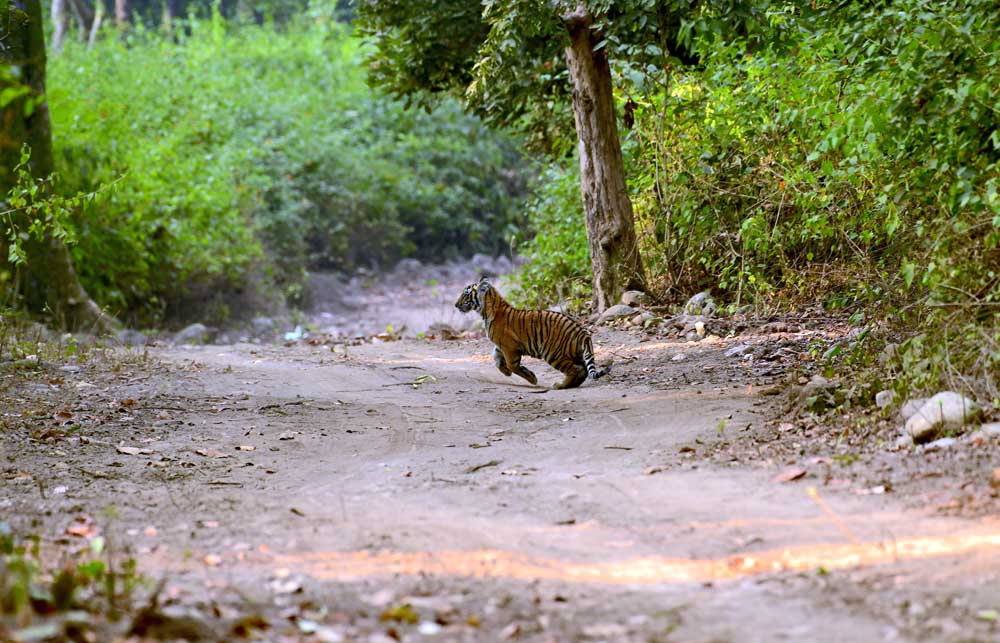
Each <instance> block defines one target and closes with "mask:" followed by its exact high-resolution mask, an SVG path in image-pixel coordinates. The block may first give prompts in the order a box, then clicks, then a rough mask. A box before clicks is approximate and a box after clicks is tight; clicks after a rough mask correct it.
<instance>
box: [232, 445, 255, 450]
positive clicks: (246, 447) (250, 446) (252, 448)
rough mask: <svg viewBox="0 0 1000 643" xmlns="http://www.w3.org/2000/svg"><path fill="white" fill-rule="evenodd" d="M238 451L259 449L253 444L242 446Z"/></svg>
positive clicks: (237, 448)
mask: <svg viewBox="0 0 1000 643" xmlns="http://www.w3.org/2000/svg"><path fill="white" fill-rule="evenodd" d="M236 450H237V451H256V450H257V447H255V446H254V445H252V444H241V445H239V446H238V447H236Z"/></svg>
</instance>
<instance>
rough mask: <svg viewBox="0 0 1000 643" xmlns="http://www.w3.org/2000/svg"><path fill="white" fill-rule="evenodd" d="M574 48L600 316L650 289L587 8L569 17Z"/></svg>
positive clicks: (602, 53) (604, 61) (607, 75)
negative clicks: (628, 294) (631, 293)
mask: <svg viewBox="0 0 1000 643" xmlns="http://www.w3.org/2000/svg"><path fill="white" fill-rule="evenodd" d="M564 22H565V24H566V29H567V30H568V32H569V36H570V44H569V46H568V47H567V48H566V62H567V63H568V65H569V75H570V79H571V81H572V83H573V115H574V118H575V121H576V133H577V138H578V139H579V152H580V191H581V192H582V195H583V208H584V213H585V215H586V220H587V239H588V241H589V243H590V263H591V267H592V268H593V272H594V274H593V285H594V302H593V303H594V306H595V307H596V308H597V310H598V312H600V311H603V310H604V309H606V308H608V307H609V306H613V305H614V304H616V303H617V302H618V298H619V297H620V296H621V294H622V292H624V291H626V290H631V289H636V290H645V288H646V275H645V270H644V269H643V265H642V258H641V257H640V256H639V247H638V243H637V241H636V234H635V218H634V215H633V213H632V201H631V200H630V199H629V196H628V188H627V187H626V184H625V165H624V163H623V161H622V151H621V143H620V141H619V139H618V126H617V123H616V122H615V110H614V97H613V96H612V88H611V67H610V65H609V64H608V57H607V53H606V50H605V49H600V50H595V49H594V46H595V45H596V44H597V42H598V41H599V38H598V34H595V33H594V31H593V29H592V25H593V17H592V16H591V15H590V13H589V11H587V10H586V8H584V7H581V8H578V9H577V11H576V12H575V13H573V14H571V15H569V16H565V17H564Z"/></svg>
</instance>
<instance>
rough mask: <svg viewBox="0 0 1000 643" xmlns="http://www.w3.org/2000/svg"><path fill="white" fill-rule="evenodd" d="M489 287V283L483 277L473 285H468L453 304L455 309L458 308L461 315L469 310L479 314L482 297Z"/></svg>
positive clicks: (481, 306)
mask: <svg viewBox="0 0 1000 643" xmlns="http://www.w3.org/2000/svg"><path fill="white" fill-rule="evenodd" d="M489 287H490V282H488V281H487V280H486V278H485V277H483V278H482V279H480V280H479V281H478V282H476V283H474V284H469V285H468V286H466V287H465V290H463V291H462V294H461V296H459V298H458V301H456V302H455V308H458V309H459V310H460V311H461V312H463V313H467V312H469V311H470V310H474V311H476V312H479V311H480V310H482V308H483V303H482V302H483V299H482V295H483V294H484V293H485V292H486V291H487V290H488V289H489Z"/></svg>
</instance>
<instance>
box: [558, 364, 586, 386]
mask: <svg viewBox="0 0 1000 643" xmlns="http://www.w3.org/2000/svg"><path fill="white" fill-rule="evenodd" d="M563 373H565V374H566V377H565V379H563V381H561V382H559V383H558V384H556V385H555V386H553V387H552V388H555V389H562V388H576V387H577V386H580V385H581V384H583V383H584V381H585V380H586V379H587V367H586V366H584V365H583V364H573V365H572V366H571V367H570V369H569V370H567V371H563Z"/></svg>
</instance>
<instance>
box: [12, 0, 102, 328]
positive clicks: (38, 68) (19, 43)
mask: <svg viewBox="0 0 1000 643" xmlns="http://www.w3.org/2000/svg"><path fill="white" fill-rule="evenodd" d="M0 3H4V4H6V5H7V6H6V11H4V12H0V21H2V22H3V24H0V36H5V39H4V40H5V43H4V44H5V47H4V48H3V49H0V64H8V65H16V66H18V67H19V68H20V70H21V72H20V79H18V81H19V84H20V85H22V86H24V87H27V88H28V89H29V90H30V93H29V94H28V96H26V97H21V98H19V99H17V100H14V101H12V102H10V103H9V104H7V105H6V106H4V107H3V108H2V111H0V118H2V121H3V131H2V134H0V195H6V194H7V191H8V190H9V189H10V187H11V186H12V185H13V184H14V182H15V180H16V177H15V176H14V173H13V171H12V170H13V168H14V166H15V165H16V164H17V159H18V155H19V154H20V149H21V145H22V144H23V143H26V144H27V145H28V146H29V147H30V149H31V174H32V176H33V177H35V178H47V177H49V176H51V174H52V172H53V169H54V167H53V166H54V163H53V158H52V130H51V121H50V120H49V106H48V103H47V102H46V101H45V100H44V97H45V36H44V33H43V30H42V5H41V2H40V0H0ZM3 84H5V83H3V82H0V89H2V88H3V87H2V85H3ZM29 97H30V98H31V99H32V100H35V101H38V102H37V103H36V104H35V105H34V108H33V109H30V110H26V109H25V100H26V99H27V98H29ZM26 111H27V112H28V113H27V114H26V113H25V112H26ZM26 251H27V256H28V262H27V266H26V269H25V271H24V279H23V285H22V288H23V295H24V301H25V304H26V305H27V306H28V308H29V309H30V310H34V311H36V312H41V311H46V312H49V313H50V314H52V315H54V321H55V322H56V323H58V324H60V325H64V326H66V327H69V328H74V329H84V330H88V331H91V332H107V331H110V330H112V329H113V328H114V327H115V324H116V322H115V320H114V319H113V318H111V317H109V316H107V315H105V314H104V313H103V312H101V309H100V308H98V306H97V304H95V303H94V301H93V300H92V299H91V298H90V296H89V295H87V292H86V291H85V290H84V289H83V286H82V285H81V284H80V280H79V278H78V276H77V274H76V271H75V270H74V269H73V260H72V258H71V256H70V254H69V249H68V248H67V247H66V245H65V244H64V243H63V242H62V241H60V240H59V239H57V238H55V237H52V236H51V235H47V236H46V237H45V238H44V239H39V240H34V241H29V242H28V243H27V244H26ZM0 260H6V257H3V258H0Z"/></svg>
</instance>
